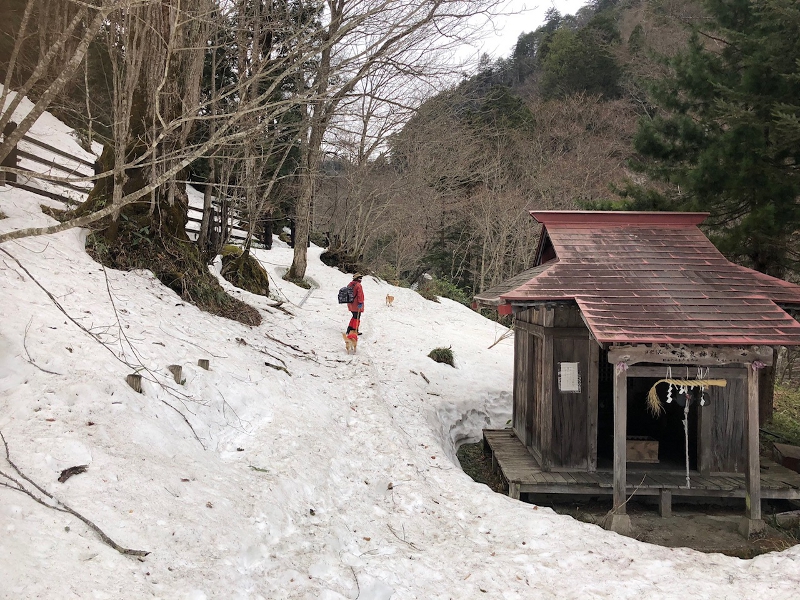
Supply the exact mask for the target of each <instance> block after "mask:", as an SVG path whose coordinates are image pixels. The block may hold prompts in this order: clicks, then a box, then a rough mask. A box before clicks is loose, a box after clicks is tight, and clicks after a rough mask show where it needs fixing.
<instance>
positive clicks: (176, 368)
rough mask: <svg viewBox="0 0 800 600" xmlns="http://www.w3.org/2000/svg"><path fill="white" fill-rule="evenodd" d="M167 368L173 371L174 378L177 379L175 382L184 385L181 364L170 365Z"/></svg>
mask: <svg viewBox="0 0 800 600" xmlns="http://www.w3.org/2000/svg"><path fill="white" fill-rule="evenodd" d="M167 369H169V372H170V373H172V378H173V379H174V380H175V383H180V384H181V385H183V367H182V366H180V365H170V366H168V367H167Z"/></svg>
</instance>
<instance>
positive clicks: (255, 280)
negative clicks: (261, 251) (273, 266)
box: [222, 245, 269, 296]
mask: <svg viewBox="0 0 800 600" xmlns="http://www.w3.org/2000/svg"><path fill="white" fill-rule="evenodd" d="M222 276H223V277H224V278H225V280H226V281H228V282H229V283H231V284H232V285H235V286H236V287H238V288H241V289H243V290H247V291H248V292H250V293H251V294H258V295H259V296H269V275H267V272H266V271H265V270H264V267H262V266H261V263H260V262H258V261H257V260H256V259H255V257H254V256H253V255H251V254H248V255H247V256H246V257H245V256H244V254H243V252H242V249H241V248H239V247H238V246H230V245H229V246H225V247H224V248H223V249H222Z"/></svg>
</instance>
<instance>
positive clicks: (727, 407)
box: [698, 369, 747, 473]
mask: <svg viewBox="0 0 800 600" xmlns="http://www.w3.org/2000/svg"><path fill="white" fill-rule="evenodd" d="M741 372H742V374H743V376H742V377H741V378H732V377H730V378H727V386H726V387H724V388H720V387H712V388H709V390H708V396H709V401H708V403H707V404H706V405H705V406H703V407H701V408H700V435H699V438H700V439H699V452H698V463H699V464H698V468H699V469H700V471H701V472H702V473H744V470H745V466H746V464H747V453H746V449H747V444H746V442H747V420H746V417H747V382H746V379H745V377H746V376H747V371H746V369H741Z"/></svg>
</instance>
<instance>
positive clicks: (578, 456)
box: [550, 330, 590, 470]
mask: <svg viewBox="0 0 800 600" xmlns="http://www.w3.org/2000/svg"><path fill="white" fill-rule="evenodd" d="M556 331H558V330H556ZM588 333H589V332H588V330H587V331H586V332H585V335H584V338H583V339H580V338H573V337H565V338H561V337H558V338H553V365H552V368H551V373H550V374H551V380H552V381H553V394H552V404H553V409H552V418H553V437H552V446H553V467H554V468H555V467H582V468H584V469H587V470H588V468H589V464H588V460H587V457H588V454H589V448H588V439H587V433H586V432H587V429H588V417H589V415H588V410H587V409H588V406H589V381H588V380H589V377H588V370H589V354H590V353H589V340H588ZM562 362H569V363H578V371H579V373H580V379H581V391H580V392H577V393H574V392H573V393H571V392H560V391H559V389H558V375H559V365H560V363H562Z"/></svg>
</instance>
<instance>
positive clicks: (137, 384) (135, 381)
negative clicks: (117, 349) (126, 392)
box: [125, 373, 142, 394]
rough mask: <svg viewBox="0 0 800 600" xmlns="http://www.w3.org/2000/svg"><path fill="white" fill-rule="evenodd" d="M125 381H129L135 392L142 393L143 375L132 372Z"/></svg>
mask: <svg viewBox="0 0 800 600" xmlns="http://www.w3.org/2000/svg"><path fill="white" fill-rule="evenodd" d="M125 381H127V382H128V385H129V386H131V387H132V388H133V390H134V391H135V392H139V393H140V394H141V393H142V376H141V375H137V374H136V373H131V374H130V375H128V376H127V377H126V378H125Z"/></svg>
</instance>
